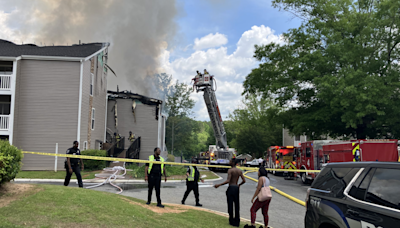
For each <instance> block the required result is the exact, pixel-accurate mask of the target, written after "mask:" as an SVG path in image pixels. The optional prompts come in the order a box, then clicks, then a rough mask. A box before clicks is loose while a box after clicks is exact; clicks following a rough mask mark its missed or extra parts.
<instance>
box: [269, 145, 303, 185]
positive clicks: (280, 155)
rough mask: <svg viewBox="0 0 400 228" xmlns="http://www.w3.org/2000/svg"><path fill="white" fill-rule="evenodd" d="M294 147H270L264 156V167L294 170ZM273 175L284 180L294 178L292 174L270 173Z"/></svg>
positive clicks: (285, 172) (295, 149)
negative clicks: (280, 176) (279, 176)
mask: <svg viewBox="0 0 400 228" xmlns="http://www.w3.org/2000/svg"><path fill="white" fill-rule="evenodd" d="M297 150H298V148H296V147H294V146H271V147H269V149H268V151H267V154H266V156H265V157H266V161H267V162H266V166H267V168H269V169H296V151H297ZM272 173H273V174H274V175H283V176H285V178H286V179H293V178H294V177H296V175H295V173H294V172H287V171H284V172H277V171H275V170H274V171H272Z"/></svg>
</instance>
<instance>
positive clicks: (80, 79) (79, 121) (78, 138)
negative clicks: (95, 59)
mask: <svg viewBox="0 0 400 228" xmlns="http://www.w3.org/2000/svg"><path fill="white" fill-rule="evenodd" d="M82 84H83V60H81V72H80V76H79V106H78V130H77V136H76V137H77V139H76V140H77V141H78V142H80V139H81V117H82Z"/></svg>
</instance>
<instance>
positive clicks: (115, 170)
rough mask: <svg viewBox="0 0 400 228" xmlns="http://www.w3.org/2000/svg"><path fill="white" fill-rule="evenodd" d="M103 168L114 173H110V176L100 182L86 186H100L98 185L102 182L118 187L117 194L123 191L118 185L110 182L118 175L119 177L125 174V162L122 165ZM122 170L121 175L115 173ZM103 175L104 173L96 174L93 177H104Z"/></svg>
mask: <svg viewBox="0 0 400 228" xmlns="http://www.w3.org/2000/svg"><path fill="white" fill-rule="evenodd" d="M103 170H104V171H114V173H112V174H111V175H110V176H108V177H107V178H106V179H105V180H104V181H103V182H102V183H100V184H96V185H92V186H89V187H86V188H96V187H100V186H102V185H104V184H107V183H109V184H110V185H112V186H114V187H116V188H117V189H119V192H118V193H117V194H121V193H122V192H123V190H122V188H121V187H119V186H118V185H115V184H113V183H112V182H113V181H115V180H116V179H117V178H118V177H120V178H121V177H124V176H125V174H126V168H125V162H124V165H123V167H122V166H114V167H112V168H104V169H103ZM122 170H123V171H124V173H123V174H122V175H117V173H118V172H119V171H122ZM103 175H104V174H96V175H95V177H98V178H104V177H103Z"/></svg>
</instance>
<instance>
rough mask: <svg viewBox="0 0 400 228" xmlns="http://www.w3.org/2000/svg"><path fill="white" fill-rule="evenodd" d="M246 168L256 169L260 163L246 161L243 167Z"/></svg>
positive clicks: (256, 160)
mask: <svg viewBox="0 0 400 228" xmlns="http://www.w3.org/2000/svg"><path fill="white" fill-rule="evenodd" d="M244 166H246V167H258V166H260V163H259V162H258V159H257V158H256V159H253V160H252V161H248V162H246V164H245V165H244Z"/></svg>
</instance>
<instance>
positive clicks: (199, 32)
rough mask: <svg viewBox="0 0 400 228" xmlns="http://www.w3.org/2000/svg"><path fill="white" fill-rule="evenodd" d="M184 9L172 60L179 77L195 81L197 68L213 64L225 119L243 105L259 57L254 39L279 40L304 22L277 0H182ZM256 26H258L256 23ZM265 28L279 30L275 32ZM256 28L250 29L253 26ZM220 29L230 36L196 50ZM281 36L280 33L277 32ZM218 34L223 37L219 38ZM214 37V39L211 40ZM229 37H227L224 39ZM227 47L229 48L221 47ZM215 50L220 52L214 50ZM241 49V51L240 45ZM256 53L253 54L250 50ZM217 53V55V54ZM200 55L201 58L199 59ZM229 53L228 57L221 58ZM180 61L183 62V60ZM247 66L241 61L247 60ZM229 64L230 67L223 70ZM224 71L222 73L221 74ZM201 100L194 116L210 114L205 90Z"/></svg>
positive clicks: (171, 50) (200, 117) (197, 98)
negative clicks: (275, 2)
mask: <svg viewBox="0 0 400 228" xmlns="http://www.w3.org/2000/svg"><path fill="white" fill-rule="evenodd" d="M178 3H179V5H180V7H181V10H180V13H179V14H178V16H177V18H176V22H177V25H178V32H177V34H176V37H175V39H174V42H173V43H172V45H170V46H169V48H168V50H169V59H168V64H170V67H171V68H172V69H171V70H170V71H169V72H168V73H171V74H172V75H173V77H174V78H176V79H178V80H180V81H183V82H186V83H189V82H190V79H191V76H192V75H194V72H195V70H196V69H198V70H203V69H204V68H207V69H208V70H209V72H210V73H211V74H214V75H215V76H216V78H217V82H218V86H219V88H220V90H219V91H217V93H216V95H217V99H218V102H219V106H220V110H221V111H222V116H223V118H224V119H226V117H227V116H228V114H229V113H230V112H232V111H233V110H234V109H235V108H237V107H238V106H239V105H240V102H241V99H242V97H241V92H242V88H241V87H242V86H241V84H242V83H243V81H244V79H245V76H246V75H247V74H248V73H249V72H250V71H251V69H252V68H255V67H257V65H258V63H257V62H256V61H255V60H254V59H253V58H252V52H253V46H254V44H261V43H254V42H257V41H259V42H262V40H263V43H264V44H266V43H269V42H276V40H274V37H271V36H279V35H280V34H282V33H284V32H286V31H288V29H290V28H295V27H298V26H299V25H300V24H301V22H300V20H299V19H297V18H295V17H293V15H291V14H290V13H288V12H285V11H280V10H279V9H276V8H273V7H272V4H271V1H269V0H266V1H256V0H248V1H239V0H234V1H224V0H220V1H183V0H179V1H178ZM253 26H256V28H254V29H253ZM265 28H270V29H272V30H273V31H271V33H269V32H268V31H266V29H265ZM253 30H254V32H255V33H258V35H256V34H253V35H251V34H247V36H246V32H247V33H250V32H251V31H253ZM210 34H211V35H216V34H220V35H221V36H224V37H225V38H226V39H227V40H228V41H227V42H226V43H225V44H223V45H221V44H215V47H211V48H204V49H201V50H194V45H195V44H194V40H195V39H199V40H201V39H202V38H204V37H205V36H207V35H210ZM275 38H276V37H275ZM216 40H220V39H217V38H215V40H214V42H215V41H216ZM240 40H242V41H243V43H246V42H244V41H246V40H247V41H248V42H247V43H246V44H243V45H241V47H242V49H247V50H248V51H249V52H248V53H247V54H243V53H244V52H243V51H241V53H236V54H235V51H238V48H239V46H240V45H238V44H239V41H240ZM252 41H253V43H252ZM210 42H212V41H210ZM222 43H223V42H222ZM224 48H225V49H226V52H225V53H224V51H223V50H221V49H224ZM212 52H215V53H212ZM238 52H239V51H238ZM249 53H250V54H249ZM214 57H215V58H214ZM196 58H201V59H202V60H201V61H197V60H196ZM221 59H224V61H220V60H221ZM178 63H179V64H178ZM242 63H243V65H242V66H239V67H238V66H237V65H240V64H242ZM223 68H225V70H221V69H223ZM217 73H219V74H217ZM192 98H193V99H195V101H196V105H195V108H194V115H193V116H194V117H196V119H198V120H208V114H207V110H206V107H205V104H204V101H203V98H202V97H201V94H193V96H192Z"/></svg>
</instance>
